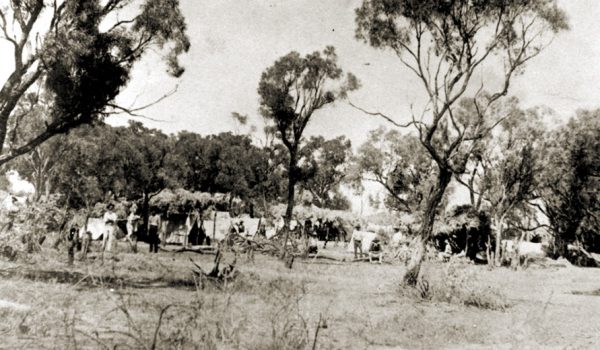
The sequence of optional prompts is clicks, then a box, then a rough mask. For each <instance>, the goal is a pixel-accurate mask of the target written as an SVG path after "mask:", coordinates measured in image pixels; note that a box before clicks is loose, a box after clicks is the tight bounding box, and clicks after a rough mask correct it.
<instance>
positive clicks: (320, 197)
mask: <svg viewBox="0 0 600 350" xmlns="http://www.w3.org/2000/svg"><path fill="white" fill-rule="evenodd" d="M351 148H352V144H351V143H350V140H346V138H345V137H344V136H340V137H337V138H334V139H331V140H325V138H324V137H322V136H316V137H315V136H313V137H311V138H310V139H309V140H308V141H307V142H306V144H305V145H304V147H302V149H301V151H300V153H301V157H304V158H306V159H307V162H308V163H309V164H310V166H311V167H312V168H313V170H312V175H311V176H309V177H308V178H306V179H304V181H302V182H301V183H300V186H301V187H302V188H303V189H305V190H307V191H309V192H310V193H311V194H312V196H313V203H314V204H315V205H316V206H318V207H320V208H329V209H334V207H335V208H339V206H340V205H342V206H344V203H343V202H344V201H343V199H342V198H343V196H342V195H341V193H339V186H340V184H341V183H342V181H344V179H345V178H346V174H347V170H348V159H349V158H350V156H351V154H352V150H351Z"/></svg>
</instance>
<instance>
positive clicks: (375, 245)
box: [369, 241, 381, 253]
mask: <svg viewBox="0 0 600 350" xmlns="http://www.w3.org/2000/svg"><path fill="white" fill-rule="evenodd" d="M369 251H370V252H373V253H379V252H381V243H379V242H378V241H373V242H371V249H369Z"/></svg>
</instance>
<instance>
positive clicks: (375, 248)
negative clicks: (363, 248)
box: [369, 237, 383, 264]
mask: <svg viewBox="0 0 600 350" xmlns="http://www.w3.org/2000/svg"><path fill="white" fill-rule="evenodd" d="M373 258H376V259H379V263H380V264H381V263H382V261H383V250H382V249H381V241H379V237H375V238H373V241H372V242H371V246H370V247H369V262H370V263H373Z"/></svg>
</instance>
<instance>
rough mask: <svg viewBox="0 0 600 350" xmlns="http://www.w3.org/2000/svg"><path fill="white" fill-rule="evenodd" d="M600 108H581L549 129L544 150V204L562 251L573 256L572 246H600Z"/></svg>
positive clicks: (595, 249)
mask: <svg viewBox="0 0 600 350" xmlns="http://www.w3.org/2000/svg"><path fill="white" fill-rule="evenodd" d="M599 115H600V111H597V110H596V111H581V112H578V113H577V116H576V117H575V118H573V119H571V120H570V121H569V122H568V124H567V125H565V126H563V127H561V128H560V129H558V130H555V131H552V132H550V133H549V134H548V137H547V139H546V142H545V145H544V149H543V152H541V154H542V159H541V162H542V165H543V167H542V169H543V171H542V172H541V174H540V180H539V181H540V182H541V186H540V189H539V194H540V197H541V201H542V203H543V205H540V206H538V208H539V209H540V210H542V211H543V212H544V214H545V215H546V216H547V217H548V219H549V222H550V226H551V227H552V232H553V233H554V237H555V242H554V243H555V244H554V245H555V248H556V254H557V255H559V256H566V257H568V255H567V254H566V253H567V245H568V244H572V243H576V242H578V243H580V244H581V245H582V246H583V247H585V248H586V249H590V250H592V251H599V250H600V241H599V237H598V234H597V232H598V229H599V228H600V219H599V218H600V205H599V203H600V190H599V188H600V186H599V185H600V180H599V179H600V122H599V120H600V119H599V118H598V116H599Z"/></svg>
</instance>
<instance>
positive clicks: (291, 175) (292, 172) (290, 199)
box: [281, 150, 296, 268]
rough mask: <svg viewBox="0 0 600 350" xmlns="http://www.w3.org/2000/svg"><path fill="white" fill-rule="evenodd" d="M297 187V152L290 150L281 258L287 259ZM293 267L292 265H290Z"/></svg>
mask: <svg viewBox="0 0 600 350" xmlns="http://www.w3.org/2000/svg"><path fill="white" fill-rule="evenodd" d="M295 188H296V154H295V153H294V152H292V150H290V165H289V169H288V195H287V208H286V209H285V216H284V218H283V222H284V224H283V230H284V239H283V246H282V247H281V258H282V259H285V255H286V251H287V243H288V239H289V235H290V231H291V227H290V222H291V221H292V216H293V214H294V196H295ZM290 268H291V266H290Z"/></svg>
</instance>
